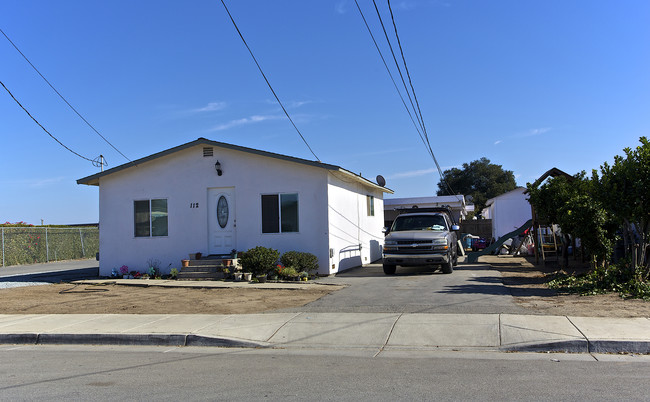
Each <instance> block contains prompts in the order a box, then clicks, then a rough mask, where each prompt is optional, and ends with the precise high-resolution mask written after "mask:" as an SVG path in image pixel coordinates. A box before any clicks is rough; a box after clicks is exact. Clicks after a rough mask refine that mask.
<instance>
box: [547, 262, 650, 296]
mask: <svg viewBox="0 0 650 402" xmlns="http://www.w3.org/2000/svg"><path fill="white" fill-rule="evenodd" d="M629 264H630V263H629V262H621V263H619V264H616V265H611V266H609V267H608V268H602V267H600V268H597V269H594V270H592V271H590V272H588V273H586V274H583V275H577V276H574V275H567V274H564V273H562V274H558V275H556V277H555V279H553V280H552V281H550V282H549V283H548V286H549V287H550V288H551V289H557V290H561V291H565V292H569V293H578V294H580V295H582V296H587V295H596V294H603V293H607V292H618V293H619V294H620V295H621V297H624V298H633V299H644V300H650V282H648V281H643V280H642V279H641V274H642V268H640V267H639V268H637V270H636V271H633V270H631V269H630V267H629Z"/></svg>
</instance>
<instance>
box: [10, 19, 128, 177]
mask: <svg viewBox="0 0 650 402" xmlns="http://www.w3.org/2000/svg"><path fill="white" fill-rule="evenodd" d="M0 32H1V33H2V34H3V35H4V37H5V38H7V40H8V41H9V43H11V45H12V46H13V47H14V49H16V50H17V51H18V53H20V55H21V56H23V58H24V59H25V60H26V61H27V63H29V65H30V66H32V68H33V69H34V71H36V72H37V73H38V75H40V76H41V78H43V80H44V81H45V82H46V83H47V85H49V86H50V88H52V90H53V91H54V92H56V94H57V95H59V98H61V99H62V100H63V101H64V102H65V103H66V105H68V106H69V107H70V109H72V110H73V111H74V112H75V113H76V114H77V116H79V117H80V118H81V120H83V121H84V123H86V125H88V127H90V128H91V129H92V130H93V131H94V132H95V133H97V135H98V136H100V137H101V138H102V139H103V140H104V141H105V142H106V143H107V144H108V145H110V146H111V147H112V148H113V149H114V150H116V151H117V152H118V153H119V154H120V155H122V156H123V157H124V158H125V159H126V160H128V161H129V162H131V163H133V164H134V165H135V163H134V162H133V161H132V160H131V159H129V158H128V157H127V156H126V155H124V154H123V153H122V151H120V150H119V149H117V148H116V147H115V146H114V145H113V144H111V143H110V141H108V140H107V139H106V137H104V136H103V135H101V134H100V132H99V131H97V129H96V128H95V127H94V126H93V125H92V124H90V123H89V122H88V120H86V119H85V118H84V117H83V116H82V115H81V113H79V112H78V111H77V109H75V108H74V106H72V105H71V104H70V102H68V101H67V100H66V99H65V98H64V97H63V95H61V93H59V91H57V90H56V88H54V85H52V84H51V83H50V81H48V80H47V78H45V76H44V75H43V74H41V72H40V71H38V69H37V68H36V66H34V64H32V62H31V61H29V59H28V58H27V56H25V54H24V53H23V52H21V51H20V49H19V48H18V46H16V44H15V43H14V42H13V41H12V40H11V39H9V37H8V36H7V34H6V33H5V32H4V31H3V30H2V29H1V28H0ZM5 89H6V88H5ZM48 134H49V133H48Z"/></svg>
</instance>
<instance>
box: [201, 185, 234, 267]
mask: <svg viewBox="0 0 650 402" xmlns="http://www.w3.org/2000/svg"><path fill="white" fill-rule="evenodd" d="M236 228H237V221H236V220H235V188H234V187H226V188H209V189H208V231H209V233H208V251H209V252H210V254H230V251H231V250H232V249H235V248H237V246H236V242H235V240H236V235H235V234H236Z"/></svg>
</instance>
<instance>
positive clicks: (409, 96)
mask: <svg viewBox="0 0 650 402" xmlns="http://www.w3.org/2000/svg"><path fill="white" fill-rule="evenodd" d="M372 4H373V5H374V6H375V12H376V13H377V18H379V23H380V24H381V29H382V31H383V32H384V37H386V43H388V48H389V49H390V53H391V55H392V56H393V61H394V62H395V67H396V68H397V72H398V73H399V76H400V79H401V80H402V85H403V86H404V90H405V91H406V95H407V96H408V98H409V102H410V103H411V107H412V108H413V110H414V111H415V112H416V113H415V118H416V120H417V121H418V123H420V128H421V129H422V132H423V133H424V125H423V124H422V121H421V120H420V117H419V116H418V114H417V109H416V108H415V105H414V104H413V98H411V93H410V92H409V89H408V87H407V86H406V81H404V75H403V74H402V69H401V68H400V66H399V63H398V61H397V57H396V56H395V52H394V51H393V45H392V44H391V42H390V39H389V38H388V32H386V27H385V26H384V20H383V19H382V18H381V13H380V12H379V8H378V7H377V2H376V1H375V0H372ZM425 136H426V133H425ZM425 138H426V137H425Z"/></svg>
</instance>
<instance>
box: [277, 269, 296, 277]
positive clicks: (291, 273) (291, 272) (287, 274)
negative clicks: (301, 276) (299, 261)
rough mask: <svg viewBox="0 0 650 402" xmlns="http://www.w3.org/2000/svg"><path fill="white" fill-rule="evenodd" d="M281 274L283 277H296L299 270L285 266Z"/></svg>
mask: <svg viewBox="0 0 650 402" xmlns="http://www.w3.org/2000/svg"><path fill="white" fill-rule="evenodd" d="M280 276H282V277H283V278H295V277H296V276H298V271H296V269H295V268H293V267H285V268H283V269H282V271H281V272H280Z"/></svg>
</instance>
